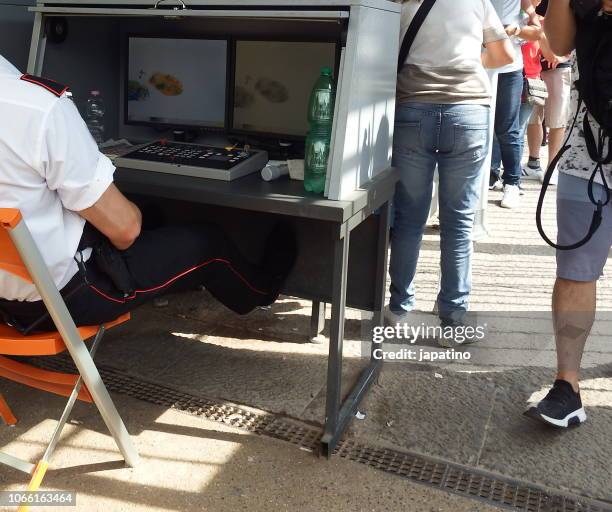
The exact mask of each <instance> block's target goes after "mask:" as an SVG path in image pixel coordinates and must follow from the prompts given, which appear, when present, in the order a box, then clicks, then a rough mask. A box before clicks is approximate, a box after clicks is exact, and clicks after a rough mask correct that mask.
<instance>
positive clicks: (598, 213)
mask: <svg viewBox="0 0 612 512" xmlns="http://www.w3.org/2000/svg"><path fill="white" fill-rule="evenodd" d="M582 103H583V102H582V98H579V99H578V107H577V109H576V115H575V117H574V121H573V123H572V126H571V128H570V131H569V133H568V135H567V138H566V140H565V144H564V145H563V147H562V148H561V150H560V151H559V153H558V154H557V156H556V157H555V158H554V159H553V161H552V162H550V165H549V166H548V169H547V170H546V174H545V175H544V183H542V189H541V190H540V197H539V199H538V206H537V208H536V225H537V227H538V232H539V233H540V236H541V237H542V238H543V239H544V241H545V242H546V243H547V244H548V245H550V246H551V247H554V248H555V249H557V250H559V251H571V250H573V249H578V247H582V246H583V245H584V244H586V243H587V242H588V241H589V240H590V239H591V238H593V235H594V234H595V232H596V231H597V230H598V229H599V226H600V225H601V221H602V210H603V207H604V206H606V205H607V204H608V203H609V202H610V189H609V187H608V183H607V180H606V176H605V172H604V169H603V162H605V161H607V160H608V157H610V155H608V156H607V157H604V156H603V151H604V148H605V144H604V140H605V138H602V139H601V140H600V144H599V147H598V148H597V157H598V158H597V165H596V166H595V168H594V169H593V172H592V174H591V177H590V178H589V182H588V185H587V191H588V195H589V200H590V201H591V202H592V203H593V204H594V205H595V211H594V212H593V217H592V218H591V224H590V226H589V230H588V231H587V233H586V235H585V236H584V237H583V238H582V239H581V240H579V241H577V242H575V243H573V244H570V245H559V244H556V243H554V242H553V241H552V240H551V239H550V238H548V236H547V235H546V233H545V232H544V226H542V208H543V206H544V197H545V196H546V191H547V190H548V185H549V184H550V179H551V177H552V175H553V172H554V171H555V169H556V167H557V164H558V163H559V161H560V160H561V158H562V157H563V155H564V154H565V153H566V152H567V151H568V150H569V149H570V148H571V146H570V145H569V144H568V142H569V139H570V137H571V135H572V132H573V131H574V129H575V128H576V122H577V120H578V115H579V113H580V109H581V107H582ZM587 126H588V131H591V134H590V135H591V137H592V136H593V135H592V130H591V127H590V124H589V122H588V113H586V112H585V118H584V127H585V132H586V131H587V129H586V127H587ZM585 135H586V138H587V146H590V145H592V144H595V142H594V141H593V142H592V143H590V142H588V138H589V135H588V134H587V133H585ZM593 138H594V137H593ZM588 149H589V153H590V149H593V148H588ZM611 149H612V143H611ZM597 174H599V175H600V177H601V179H602V182H603V186H604V190H605V192H606V198H605V200H604V201H603V202H602V201H601V200H596V199H595V197H594V195H593V187H594V184H595V177H596V176H597Z"/></svg>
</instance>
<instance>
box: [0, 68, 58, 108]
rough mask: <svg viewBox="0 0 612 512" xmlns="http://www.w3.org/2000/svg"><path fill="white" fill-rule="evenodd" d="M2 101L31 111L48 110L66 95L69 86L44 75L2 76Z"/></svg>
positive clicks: (0, 81)
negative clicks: (43, 76)
mask: <svg viewBox="0 0 612 512" xmlns="http://www.w3.org/2000/svg"><path fill="white" fill-rule="evenodd" d="M0 84H1V85H0V91H1V92H0V102H3V103H5V104H14V105H16V106H19V107H23V108H24V109H26V110H30V111H41V112H48V111H50V110H51V109H53V108H54V107H55V106H56V105H57V104H58V102H60V101H61V100H62V98H64V97H65V95H66V92H67V90H68V87H66V86H64V85H62V84H60V83H58V82H54V81H50V80H48V79H45V78H42V77H35V76H32V75H18V76H6V77H0Z"/></svg>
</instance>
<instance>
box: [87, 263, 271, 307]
mask: <svg viewBox="0 0 612 512" xmlns="http://www.w3.org/2000/svg"><path fill="white" fill-rule="evenodd" d="M215 262H219V263H224V264H226V265H227V266H228V267H229V269H230V270H231V271H232V272H233V273H234V274H235V275H236V276H237V277H238V278H239V279H240V280H241V281H242V282H243V283H244V284H245V285H246V286H247V287H248V288H249V289H250V290H252V291H253V292H255V293H259V294H260V295H267V294H268V292H264V291H261V290H258V289H257V288H255V287H254V286H252V285H251V283H249V282H248V281H247V280H246V278H245V277H244V276H242V274H240V273H239V272H238V271H237V270H236V269H234V267H233V266H232V264H231V263H230V262H229V261H227V260H224V259H221V258H213V259H211V260H208V261H206V262H204V263H200V264H199V265H196V266H195V267H192V268H190V269H188V270H185V271H184V272H181V273H180V274H178V275H176V276H174V277H173V278H171V279H169V280H168V281H166V282H165V283H164V284H161V285H159V286H155V287H153V288H148V289H146V290H135V291H134V293H133V295H130V296H129V297H124V298H122V299H116V298H114V297H111V296H110V295H107V294H106V293H104V292H103V291H102V290H100V289H98V288H96V287H95V286H94V285H93V284H90V285H89V287H90V288H91V289H92V290H93V291H94V292H96V293H97V294H98V295H100V296H102V297H104V298H105V299H107V300H110V301H112V302H117V303H118V304H125V303H126V302H127V301H129V300H133V299H135V298H136V295H138V294H140V293H150V292H155V291H157V290H160V289H162V288H165V287H166V286H169V285H171V284H172V283H174V282H175V281H176V280H177V279H180V278H181V277H184V276H186V275H187V274H190V273H191V272H193V271H194V270H198V269H200V268H202V267H205V266H206V265H210V264H211V263H215Z"/></svg>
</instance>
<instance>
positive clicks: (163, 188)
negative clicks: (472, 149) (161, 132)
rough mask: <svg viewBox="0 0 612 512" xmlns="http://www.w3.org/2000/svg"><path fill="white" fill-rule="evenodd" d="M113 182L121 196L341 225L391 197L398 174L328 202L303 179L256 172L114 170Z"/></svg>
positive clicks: (382, 175)
mask: <svg viewBox="0 0 612 512" xmlns="http://www.w3.org/2000/svg"><path fill="white" fill-rule="evenodd" d="M115 181H116V183H117V185H118V186H119V188H120V189H121V190H123V191H124V192H126V193H131V194H143V195H150V196H155V197H162V198H167V199H175V200H182V201H188V202H194V203H205V204H212V205H217V206H228V207H231V208H240V209H243V210H251V211H260V212H268V213H277V214H281V215H290V216H293V217H303V218H311V219H317V220H325V221H332V222H339V223H344V222H346V221H347V220H348V219H350V218H351V217H352V216H353V215H355V214H357V213H359V212H360V211H361V210H363V209H364V208H366V207H370V208H371V207H377V206H378V205H377V203H378V201H379V200H380V202H381V204H382V202H384V201H386V200H387V199H388V198H389V197H390V196H391V194H392V193H393V188H394V187H395V183H396V181H397V171H396V170H395V169H392V168H390V169H387V170H386V171H384V172H382V173H380V174H379V175H378V176H376V177H375V178H374V179H373V180H372V181H371V182H370V183H368V184H367V185H366V186H364V187H363V188H362V189H359V190H356V191H355V192H354V193H353V194H352V195H351V197H350V198H349V199H348V200H346V201H331V200H329V199H325V198H323V197H321V196H317V195H314V194H310V193H308V192H306V191H305V190H304V184H303V182H302V181H295V180H291V179H289V178H288V177H283V178H281V179H279V180H276V181H271V182H266V181H264V180H262V179H261V176H260V175H259V173H255V174H251V175H250V176H245V177H244V178H240V179H237V180H234V181H231V182H226V181H220V180H210V179H203V178H192V177H189V176H176V175H173V174H163V173H158V172H150V171H137V170H132V169H122V168H118V169H117V172H116V173H115Z"/></svg>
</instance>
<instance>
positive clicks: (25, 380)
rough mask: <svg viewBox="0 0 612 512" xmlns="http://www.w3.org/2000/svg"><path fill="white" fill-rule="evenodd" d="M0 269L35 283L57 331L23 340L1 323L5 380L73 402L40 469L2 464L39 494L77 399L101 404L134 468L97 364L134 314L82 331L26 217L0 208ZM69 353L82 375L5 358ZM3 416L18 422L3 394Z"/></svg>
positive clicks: (11, 461) (6, 459)
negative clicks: (109, 334) (111, 335)
mask: <svg viewBox="0 0 612 512" xmlns="http://www.w3.org/2000/svg"><path fill="white" fill-rule="evenodd" d="M0 270H4V271H6V272H10V273H11V274H13V275H15V276H18V277H19V278H21V279H23V280H25V281H27V282H30V283H34V284H35V285H36V288H37V290H38V292H39V293H40V295H41V297H42V299H43V301H44V303H45V305H46V307H47V310H48V311H49V315H50V316H51V318H52V319H53V322H54V324H55V326H56V327H57V331H55V332H49V333H43V334H33V335H23V334H21V333H20V332H19V331H18V330H16V329H14V328H13V327H11V326H9V325H6V324H3V323H0V354H1V355H0V377H4V378H6V379H9V380H12V381H14V382H18V383H21V384H24V385H26V386H30V387H33V388H36V389H41V390H44V391H47V392H50V393H54V394H57V395H60V396H66V397H69V398H68V402H67V404H66V407H65V409H64V412H63V413H62V415H61V417H60V419H59V420H58V423H57V427H56V429H55V431H54V433H53V436H52V437H51V440H50V442H49V445H48V446H47V449H46V450H45V453H44V455H43V457H42V459H41V460H40V461H38V463H37V464H32V463H30V462H28V461H25V460H22V459H18V458H16V457H13V456H12V455H8V454H6V453H2V452H0V464H5V465H9V466H11V467H13V468H15V469H18V470H20V471H23V472H25V473H28V474H30V475H31V480H30V484H29V485H28V489H27V490H28V491H35V490H37V489H38V488H39V486H40V485H41V483H42V479H43V478H44V475H45V473H46V471H47V468H48V465H49V460H50V458H51V455H52V454H53V451H54V450H55V447H56V446H57V443H58V441H59V438H60V436H61V432H62V429H63V427H64V425H65V424H66V421H67V420H68V417H69V415H70V413H71V411H72V408H73V407H74V404H75V402H76V400H82V401H85V402H93V403H95V404H96V406H97V407H98V410H99V411H100V413H101V415H102V418H103V419H104V421H105V423H106V425H107V427H108V429H109V431H110V432H111V434H112V435H113V437H114V438H115V441H116V443H117V446H118V447H119V449H120V451H121V452H122V454H123V456H124V458H125V461H126V463H127V464H128V465H129V466H134V465H135V464H136V463H137V461H138V454H137V453H136V451H135V449H134V447H133V445H132V441H131V439H130V437H129V434H128V433H127V430H126V428H125V425H124V424H123V421H122V420H121V417H120V416H119V413H118V412H117V409H116V408H115V406H114V404H113V402H112V400H111V398H110V395H109V394H108V391H107V389H106V387H105V386H104V383H103V382H102V379H101V377H100V374H99V372H98V369H97V368H96V366H95V364H94V362H93V359H92V357H93V355H94V353H95V351H96V349H97V347H98V345H99V343H100V341H101V340H102V337H103V335H104V332H105V331H106V330H107V329H109V328H111V327H114V326H116V325H119V324H122V323H124V322H126V321H127V320H129V314H128V315H123V316H121V317H119V318H117V319H116V320H114V321H112V322H109V323H107V324H104V325H99V326H88V327H79V328H77V327H76V325H75V324H74V320H73V319H72V317H71V316H70V313H69V312H68V309H67V307H66V304H65V303H64V300H63V298H62V296H61V295H60V293H59V291H58V290H57V287H56V286H55V284H54V282H53V280H52V278H51V275H50V273H49V270H48V268H47V267H46V265H45V263H44V260H43V258H42V256H41V255H40V252H39V250H38V248H37V246H36V243H35V242H34V240H33V238H32V236H31V234H30V232H29V230H28V228H27V226H26V224H25V222H24V221H23V219H22V217H21V213H20V212H19V210H16V209H7V208H0ZM90 338H94V341H93V343H92V345H91V352H89V351H88V350H87V347H86V346H85V343H84V340H87V339H90ZM66 350H68V351H69V353H70V355H71V356H72V359H73V361H74V363H75V365H76V367H77V369H78V371H79V375H70V374H66V373H61V372H53V371H47V370H42V369H40V368H36V367H34V366H31V365H29V364H26V363H23V362H18V361H15V360H14V359H11V358H10V357H6V356H49V355H56V354H60V353H62V352H64V351H66ZM0 417H1V418H2V419H3V420H4V422H5V423H6V424H7V425H15V424H16V423H17V418H16V417H15V415H14V414H13V412H12V411H11V409H10V407H9V405H8V404H7V402H6V400H5V399H4V397H3V396H2V394H0ZM19 510H20V511H25V510H27V507H26V506H22V507H21V508H20V509H19Z"/></svg>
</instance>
